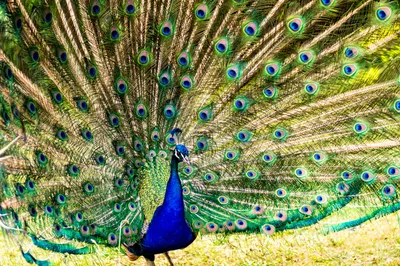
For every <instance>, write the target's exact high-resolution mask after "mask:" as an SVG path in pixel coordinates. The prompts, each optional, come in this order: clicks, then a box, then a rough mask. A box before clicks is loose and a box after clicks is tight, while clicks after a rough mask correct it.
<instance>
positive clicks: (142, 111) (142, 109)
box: [135, 102, 148, 119]
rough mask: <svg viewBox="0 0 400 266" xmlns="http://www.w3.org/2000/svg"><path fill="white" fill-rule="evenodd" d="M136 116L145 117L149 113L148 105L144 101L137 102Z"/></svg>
mask: <svg viewBox="0 0 400 266" xmlns="http://www.w3.org/2000/svg"><path fill="white" fill-rule="evenodd" d="M135 110H136V116H137V117H138V118H140V119H145V118H146V117H147V115H148V109H147V106H146V105H145V104H143V103H140V102H139V103H137V104H136V106H135Z"/></svg>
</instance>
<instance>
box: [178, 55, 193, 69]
mask: <svg viewBox="0 0 400 266" xmlns="http://www.w3.org/2000/svg"><path fill="white" fill-rule="evenodd" d="M191 61H192V59H191V56H190V54H189V53H188V52H185V51H184V52H182V53H181V54H180V55H179V56H178V58H177V62H178V65H179V66H180V67H182V68H185V67H188V66H189V65H190V62H191Z"/></svg>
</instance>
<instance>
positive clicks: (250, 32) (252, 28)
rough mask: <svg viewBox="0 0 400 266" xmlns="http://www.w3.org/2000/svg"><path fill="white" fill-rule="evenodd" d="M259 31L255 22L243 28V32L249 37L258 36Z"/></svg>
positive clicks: (248, 23)
mask: <svg viewBox="0 0 400 266" xmlns="http://www.w3.org/2000/svg"><path fill="white" fill-rule="evenodd" d="M258 31H259V27H258V25H257V23H255V22H253V21H250V22H247V23H246V24H244V26H243V32H244V33H245V34H246V35H247V36H249V37H253V36H256V35H257V34H258Z"/></svg>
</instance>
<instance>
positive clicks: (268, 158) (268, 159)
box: [261, 152, 277, 165]
mask: <svg viewBox="0 0 400 266" xmlns="http://www.w3.org/2000/svg"><path fill="white" fill-rule="evenodd" d="M276 158H277V157H276V155H275V153H273V152H266V153H264V154H262V155H261V159H262V160H263V161H264V162H265V163H267V164H268V165H272V164H273V163H274V162H275V161H276Z"/></svg>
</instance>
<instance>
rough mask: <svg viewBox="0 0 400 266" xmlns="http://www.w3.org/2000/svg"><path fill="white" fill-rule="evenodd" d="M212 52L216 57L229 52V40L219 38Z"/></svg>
mask: <svg viewBox="0 0 400 266" xmlns="http://www.w3.org/2000/svg"><path fill="white" fill-rule="evenodd" d="M214 50H215V52H216V53H217V54H218V55H225V54H227V53H228V51H229V40H228V38H226V37H221V38H219V39H218V40H217V41H216V42H215V44H214Z"/></svg>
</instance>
